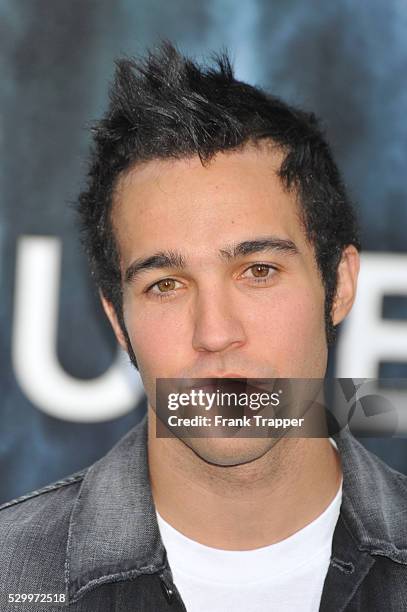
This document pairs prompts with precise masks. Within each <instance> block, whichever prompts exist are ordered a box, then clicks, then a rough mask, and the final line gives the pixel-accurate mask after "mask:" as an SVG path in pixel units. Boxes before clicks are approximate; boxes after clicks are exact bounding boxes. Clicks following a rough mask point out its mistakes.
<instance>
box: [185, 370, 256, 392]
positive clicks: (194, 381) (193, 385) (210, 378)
mask: <svg viewBox="0 0 407 612" xmlns="http://www.w3.org/2000/svg"><path fill="white" fill-rule="evenodd" d="M224 378H238V379H243V380H246V379H247V376H244V375H243V374H237V373H236V372H228V373H227V374H206V375H205V376H196V377H191V378H189V379H188V380H189V381H190V382H189V384H188V382H187V381H185V382H186V388H187V389H199V388H205V387H211V386H213V385H214V384H215V383H214V381H215V380H218V379H224ZM201 380H205V381H207V382H205V383H204V382H202V383H200V382H199V381H201Z"/></svg>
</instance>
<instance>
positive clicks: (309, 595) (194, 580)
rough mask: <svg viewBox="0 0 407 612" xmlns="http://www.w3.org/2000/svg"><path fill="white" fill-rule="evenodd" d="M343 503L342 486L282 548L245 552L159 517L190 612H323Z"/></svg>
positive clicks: (177, 578) (176, 582) (169, 558)
mask: <svg viewBox="0 0 407 612" xmlns="http://www.w3.org/2000/svg"><path fill="white" fill-rule="evenodd" d="M331 441H332V442H333V440H331ZM334 444H335V443H334ZM335 446H336V445H335ZM341 501H342V482H341V485H340V487H339V489H338V492H337V494H336V496H335V498H334V499H333V501H332V502H331V503H330V505H329V506H328V508H326V509H325V510H324V512H323V513H322V514H320V515H319V516H318V517H317V518H316V519H315V520H314V521H312V522H311V523H309V524H308V525H306V526H305V527H304V528H303V529H300V531H297V532H296V533H294V534H293V535H292V536H290V537H288V538H286V539H285V540H282V541H281V542H277V543H276V544H271V545H270V546H264V547H262V548H256V549H254V550H244V551H235V550H220V549H218V548H211V547H209V546H204V545H203V544H200V543H198V542H196V541H195V540H191V539H190V538H187V537H186V536H184V535H183V534H182V533H180V532H179V531H177V530H176V529H174V528H173V527H172V526H171V525H170V524H169V523H167V522H166V521H165V520H164V519H163V518H162V517H161V516H160V515H159V514H158V512H157V519H158V525H159V528H160V533H161V537H162V540H163V543H164V546H165V548H166V550H167V554H168V562H169V564H170V567H171V570H172V573H173V577H174V582H175V584H176V586H177V588H178V590H179V592H180V594H181V597H182V599H183V601H184V603H185V605H186V608H187V611H188V612H266V611H267V612H271V611H274V610H275V611H276V612H298V611H299V610H301V612H317V611H318V610H319V604H320V600H321V594H322V589H323V585H324V581H325V577H326V573H327V571H328V567H329V560H330V555H331V548H332V537H333V533H334V530H335V526H336V523H337V521H338V517H339V511H340V506H341Z"/></svg>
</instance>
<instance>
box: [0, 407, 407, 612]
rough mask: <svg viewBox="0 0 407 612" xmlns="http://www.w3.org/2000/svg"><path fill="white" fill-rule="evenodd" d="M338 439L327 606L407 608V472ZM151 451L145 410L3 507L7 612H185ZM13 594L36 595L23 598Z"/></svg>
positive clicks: (1, 568) (346, 435) (369, 611)
mask: <svg viewBox="0 0 407 612" xmlns="http://www.w3.org/2000/svg"><path fill="white" fill-rule="evenodd" d="M333 437H334V439H335V441H336V443H337V445H338V449H339V452H340V455H341V459H342V467H343V501H342V506H341V511H340V517H339V520H338V523H337V526H336V529H335V533H334V538H333V547H332V556H331V563H330V567H329V570H328V573H327V576H326V579H325V584H324V589H323V594H322V600H321V605H320V610H321V611H323V612H340V611H342V610H346V611H348V612H353V611H356V610H358V611H363V612H376V611H377V612H383V611H384V610H385V611H386V612H390V611H394V612H402V611H403V610H407V477H406V476H404V475H402V474H400V473H398V472H396V471H394V470H392V469H391V468H389V467H388V466H386V465H385V464H384V463H383V462H382V461H380V460H379V459H378V458H376V457H375V456H374V455H372V454H371V453H369V452H368V451H367V450H365V449H364V447H363V446H362V445H361V444H359V442H358V441H357V440H356V439H355V438H354V437H353V436H352V435H351V433H350V432H349V431H347V430H342V431H341V432H340V433H339V434H335V435H333ZM146 451H147V419H146V417H144V419H143V421H142V422H141V423H140V424H139V425H138V426H136V427H135V428H134V429H132V430H131V431H130V432H129V433H128V434H127V435H126V436H125V437H124V438H122V440H120V441H119V442H118V444H117V445H116V446H115V447H114V448H113V449H112V450H111V451H110V452H109V453H108V454H107V455H106V456H105V457H103V458H102V459H100V460H99V461H98V462H97V463H95V464H94V465H92V466H91V467H90V468H88V469H86V470H83V471H82V472H80V473H78V474H74V475H72V476H70V477H68V478H65V479H63V480H61V481H59V482H57V483H54V484H52V485H48V486H46V487H44V488H43V489H40V490H38V491H35V492H33V493H31V494H29V495H25V496H23V497H21V498H19V499H17V500H14V501H11V502H8V503H7V504H4V505H3V506H1V507H0V549H1V556H0V610H1V612H9V611H11V610H21V611H30V612H31V611H40V612H43V611H46V610H49V611H51V610H52V611H53V612H54V611H59V610H65V609H67V606H68V610H71V611H72V612H110V611H116V612H119V611H120V612H132V611H134V612H164V611H167V612H176V611H177V612H179V611H185V610H186V608H185V605H184V604H183V602H182V600H181V597H180V595H179V592H178V590H177V588H176V586H175V585H174V583H173V579H172V573H171V569H170V567H169V565H168V562H167V558H166V551H165V549H164V546H163V543H162V541H161V538H160V533H159V529H158V525H157V521H156V516H155V511H154V504H153V499H152V495H151V488H150V483H149V476H148V463H147V452H146ZM18 594H25V595H26V596H27V597H28V596H29V595H33V597H32V598H31V599H32V601H31V602H30V601H27V598H26V602H25V603H18V600H20V602H21V595H20V597H17V595H18ZM37 595H40V597H37ZM10 596H11V597H10ZM47 597H48V602H47ZM12 599H14V602H17V603H13V602H12V601H11V600H12ZM35 599H37V601H35ZM276 604H277V605H276ZM271 609H273V610H278V602H275V601H273V593H270V610H271ZM202 612H210V611H202ZM248 612H250V610H249V609H248ZM265 612H267V611H266V610H265ZM299 612H301V611H299Z"/></svg>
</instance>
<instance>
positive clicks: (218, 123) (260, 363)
mask: <svg viewBox="0 0 407 612" xmlns="http://www.w3.org/2000/svg"><path fill="white" fill-rule="evenodd" d="M94 137H95V147H94V150H93V153H92V159H91V164H90V171H89V182H88V186H87V189H86V190H85V191H84V192H83V193H82V194H81V197H80V207H79V212H80V218H81V223H82V229H83V235H84V241H85V245H86V249H87V252H88V255H89V258H90V262H91V267H92V271H93V274H94V277H95V280H96V283H97V285H98V287H99V290H100V295H101V299H102V303H103V306H104V309H105V311H106V314H107V316H108V317H109V319H110V321H111V324H112V326H113V329H114V331H115V334H116V336H117V339H118V341H119V342H120V344H121V345H122V346H123V347H124V348H125V349H126V350H127V351H128V354H129V356H130V359H131V360H132V362H133V364H134V365H135V367H136V368H138V370H139V372H140V374H141V377H142V380H143V384H144V387H145V391H146V395H147V399H148V418H145V419H144V420H143V421H142V423H141V424H140V425H139V426H137V427H136V428H135V429H134V430H132V431H131V432H129V434H127V436H126V437H125V438H124V439H123V440H122V441H120V442H119V443H118V445H116V447H115V448H114V449H113V450H112V451H111V452H110V453H109V454H108V455H107V456H106V457H104V458H102V459H101V460H100V461H99V462H97V463H96V464H95V465H93V466H91V467H90V468H89V469H87V470H84V471H83V472H81V473H79V474H76V475H73V476H71V477H68V478H66V479H64V480H62V481H60V482H58V483H56V484H53V485H50V486H48V487H45V488H44V489H42V490H40V491H36V492H34V493H32V494H30V495H28V496H25V497H24V498H21V499H19V500H15V501H13V502H10V503H9V504H6V505H5V506H4V507H3V509H2V511H1V512H0V537H1V545H2V553H3V554H2V559H1V562H0V584H1V588H2V591H3V594H2V601H1V606H0V607H1V610H14V609H15V605H16V604H15V603H13V602H15V601H17V599H16V598H17V594H19V593H24V594H27V597H28V595H32V594H34V595H35V594H40V595H41V596H43V595H45V600H44V599H43V600H42V601H44V602H47V601H48V602H49V603H48V604H47V605H49V606H50V607H49V608H48V607H46V603H39V602H38V600H37V602H36V601H34V599H35V597H34V599H33V598H31V599H27V598H25V604H24V608H23V606H22V609H29V610H38V609H41V610H42V609H44V610H45V609H52V610H62V609H64V607H65V606H66V605H67V604H68V603H69V609H71V610H73V611H85V610H86V611H89V612H96V611H103V612H105V611H106V610H120V611H128V610H135V611H148V612H160V611H164V610H185V609H186V610H188V611H190V610H191V611H211V612H226V611H229V610H233V611H244V612H251V611H253V612H254V611H256V612H259V611H268V610H278V611H288V610H290V611H294V610H295V611H297V610H299V611H311V610H313V611H314V610H325V611H329V612H333V611H339V610H341V611H342V610H349V611H353V610H363V611H364V610H369V611H371V610H377V611H379V610H383V609H386V610H394V611H395V610H397V611H400V610H403V609H406V608H407V567H406V564H407V535H406V532H405V528H404V524H405V522H404V517H405V514H406V509H405V500H406V483H407V480H406V478H405V477H404V476H402V475H401V474H398V473H396V472H394V471H393V470H391V469H390V468H388V467H387V466H386V465H385V464H383V463H382V462H381V461H380V460H378V459H377V458H376V457H374V456H373V455H371V454H370V453H368V452H367V451H366V450H365V449H364V448H363V447H362V446H361V445H360V444H359V443H358V442H357V441H356V440H355V439H354V438H353V437H352V436H351V434H350V433H349V431H348V430H346V429H343V430H342V431H340V432H339V433H336V434H334V435H333V437H332V438H331V439H329V438H328V437H327V436H325V437H301V436H297V437H289V436H282V437H281V438H279V439H278V441H277V442H276V440H275V438H273V437H271V436H262V437H260V436H259V437H243V436H226V437H222V436H215V435H214V436H210V435H209V436H204V437H193V436H189V437H186V438H185V437H181V436H180V437H178V436H168V437H160V436H158V435H156V418H157V417H156V414H155V409H156V408H157V407H156V405H155V403H156V400H155V397H156V396H155V392H156V387H157V379H180V380H187V381H189V380H191V379H195V378H198V379H201V378H211V379H213V378H215V379H219V380H220V379H224V378H227V379H230V378H233V379H235V378H238V379H242V378H245V379H248V378H257V379H259V378H274V379H276V378H277V379H286V378H298V379H309V380H311V379H322V378H323V377H324V375H325V373H326V367H327V350H328V345H329V344H331V343H332V342H333V340H334V337H335V329H336V326H337V325H338V324H339V323H340V322H341V321H342V320H343V319H344V318H345V317H346V315H347V314H348V312H349V311H350V309H351V306H352V303H353V301H354V297H355V291H356V283H357V274H358V268H359V256H358V251H359V248H360V245H359V239H358V233H357V228H356V222H355V218H354V214H353V212H352V208H351V205H350V204H349V202H348V199H347V196H346V193H345V191H344V187H343V185H342V182H341V179H340V176H339V173H338V170H337V168H336V165H335V163H334V161H333V159H332V156H331V153H330V150H329V148H328V145H327V144H326V142H325V140H324V138H323V136H322V133H321V131H320V128H319V127H318V123H317V121H316V119H315V117H314V116H313V115H309V114H306V113H304V112H302V111H299V110H296V109H294V108H291V107H289V106H288V105H286V104H285V103H283V102H282V101H280V100H278V99H276V98H274V97H272V96H269V95H267V94H265V93H264V92H262V91H261V90H259V89H256V88H254V87H251V86H249V85H247V84H245V83H241V82H239V81H236V80H235V78H234V76H233V72H232V69H231V67H230V64H229V62H228V60H227V58H226V57H225V56H221V57H218V58H217V65H216V66H215V67H214V68H200V67H199V66H197V65H196V64H195V63H193V62H192V61H190V60H187V59H186V58H184V57H182V56H181V55H180V54H179V53H178V52H177V51H176V49H175V48H174V47H173V46H172V45H171V44H169V43H165V44H163V45H162V47H161V48H160V49H159V50H158V51H157V52H156V53H155V54H154V53H150V54H149V56H148V57H147V59H146V60H145V61H140V62H134V61H130V60H122V61H120V62H118V64H117V73H116V79H115V82H114V85H113V87H112V89H111V103H110V108H109V110H108V113H107V114H106V116H105V117H104V118H103V119H102V120H101V121H100V122H99V123H98V124H97V126H96V127H95V128H94ZM10 594H11V597H10ZM47 597H48V600H47V599H46V598H47ZM18 601H21V596H20V599H19V600H18ZM39 601H41V599H39ZM41 606H42V607H41Z"/></svg>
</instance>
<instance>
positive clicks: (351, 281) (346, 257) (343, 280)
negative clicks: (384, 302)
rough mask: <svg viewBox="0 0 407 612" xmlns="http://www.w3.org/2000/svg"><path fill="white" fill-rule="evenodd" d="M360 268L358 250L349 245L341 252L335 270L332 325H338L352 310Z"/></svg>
mask: <svg viewBox="0 0 407 612" xmlns="http://www.w3.org/2000/svg"><path fill="white" fill-rule="evenodd" d="M359 268H360V257H359V253H358V250H357V249H356V247H354V246H353V244H349V245H348V246H347V247H346V248H345V249H344V250H343V251H342V257H341V261H340V262H339V266H338V270H337V287H336V294H335V299H334V303H333V306H332V310H331V317H332V323H333V324H334V325H338V323H341V321H343V320H344V318H345V317H346V315H347V314H348V313H349V311H350V309H351V308H352V305H353V302H354V301H355V297H356V286H357V280H358V274H359Z"/></svg>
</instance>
